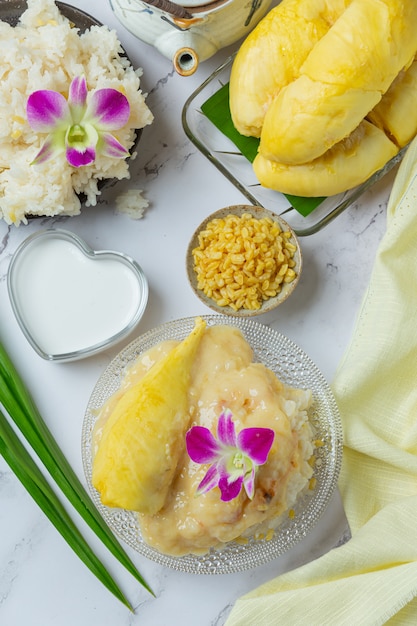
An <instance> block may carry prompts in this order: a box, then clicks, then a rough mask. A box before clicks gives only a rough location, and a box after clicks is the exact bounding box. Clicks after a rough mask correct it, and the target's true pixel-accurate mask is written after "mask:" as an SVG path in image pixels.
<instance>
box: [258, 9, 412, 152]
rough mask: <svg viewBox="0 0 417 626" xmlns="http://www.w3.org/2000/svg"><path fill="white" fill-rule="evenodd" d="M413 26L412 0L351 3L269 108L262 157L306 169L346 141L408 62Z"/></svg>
mask: <svg viewBox="0 0 417 626" xmlns="http://www.w3.org/2000/svg"><path fill="white" fill-rule="evenodd" d="M416 23H417V2H416V1H415V0H352V3H351V4H350V5H349V6H348V7H347V9H346V10H345V11H344V12H343V13H342V15H341V16H340V17H339V19H338V20H337V21H336V22H335V24H334V25H333V26H332V27H331V28H330V29H329V31H328V32H327V33H326V34H325V35H324V37H323V38H322V39H321V40H320V41H319V42H318V43H317V45H316V46H314V48H313V49H312V51H311V52H310V54H309V55H308V57H307V59H306V60H305V62H304V64H303V66H302V67H301V68H300V77H299V78H297V79H296V80H294V81H293V82H292V83H290V84H289V85H288V86H287V87H285V88H284V89H283V90H282V91H281V92H280V94H279V95H278V96H277V97H276V98H275V99H274V100H273V102H272V103H271V105H270V107H269V108H268V111H267V113H266V115H265V119H264V124H263V127H262V132H261V142H260V147H259V149H260V152H261V153H262V155H263V156H265V157H266V158H268V159H272V160H275V161H279V162H281V163H288V164H301V163H308V162H310V161H312V160H314V159H316V158H317V157H319V156H321V155H322V154H323V153H324V152H325V151H326V150H327V149H328V148H329V147H331V145H333V144H335V143H337V142H339V141H341V140H342V139H344V138H345V137H347V136H348V135H349V134H350V133H351V132H352V131H353V130H354V129H355V128H356V127H357V126H358V124H359V123H360V121H361V120H362V119H364V118H365V117H366V115H367V114H368V113H369V112H370V110H371V109H373V108H374V106H375V105H376V104H377V103H378V101H379V100H380V99H381V97H382V94H383V93H385V92H386V91H387V89H388V88H389V86H390V84H391V83H392V82H393V80H394V79H395V77H396V76H397V75H398V74H399V72H400V71H401V70H402V69H403V68H404V67H406V66H407V65H409V64H410V62H411V61H412V59H413V58H414V55H415V53H416V50H417V30H416V28H415V27H414V24H416ZM306 89H307V90H308V91H307V92H306ZM345 96H346V102H344V99H345ZM323 138H324V140H323Z"/></svg>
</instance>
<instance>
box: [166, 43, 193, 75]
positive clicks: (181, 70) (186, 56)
mask: <svg viewBox="0 0 417 626" xmlns="http://www.w3.org/2000/svg"><path fill="white" fill-rule="evenodd" d="M172 62H173V64H174V69H175V71H176V72H177V73H178V74H179V75H180V76H191V74H194V72H195V71H196V69H197V67H198V64H199V58H198V54H197V52H196V51H195V50H193V49H192V48H187V47H186V48H180V49H179V50H177V51H176V52H175V54H174V56H173V57H172Z"/></svg>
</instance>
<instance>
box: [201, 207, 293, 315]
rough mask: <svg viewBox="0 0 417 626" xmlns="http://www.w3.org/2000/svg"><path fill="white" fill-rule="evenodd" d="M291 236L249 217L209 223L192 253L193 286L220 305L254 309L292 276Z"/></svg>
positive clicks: (270, 222) (268, 221)
mask: <svg viewBox="0 0 417 626" xmlns="http://www.w3.org/2000/svg"><path fill="white" fill-rule="evenodd" d="M290 238H291V233H290V232H289V231H282V229H281V228H280V226H279V224H277V223H276V222H274V221H273V220H272V219H270V218H267V217H262V218H256V217H253V216H252V215H251V214H250V213H244V214H243V215H241V216H240V217H239V216H237V215H232V214H230V215H228V216H226V217H224V218H216V219H213V220H212V221H211V222H209V223H208V224H207V226H206V228H205V229H204V230H203V231H201V233H200V234H199V236H198V246H196V247H195V248H194V250H193V251H192V254H193V260H194V270H195V272H196V275H197V286H198V289H201V291H203V292H204V293H205V295H206V296H208V297H209V298H212V299H213V300H214V301H215V302H216V303H217V304H218V305H219V306H229V307H231V308H232V309H233V310H235V311H237V310H239V309H241V308H246V309H249V310H257V309H260V307H261V306H262V302H264V301H265V300H267V299H268V298H273V297H275V296H277V295H278V294H279V292H280V291H281V289H282V287H283V285H284V284H287V283H290V282H292V281H293V280H294V279H295V277H296V272H295V271H294V267H295V265H296V263H295V260H294V254H295V252H296V250H297V247H296V246H295V245H294V244H293V243H292V242H291V241H290Z"/></svg>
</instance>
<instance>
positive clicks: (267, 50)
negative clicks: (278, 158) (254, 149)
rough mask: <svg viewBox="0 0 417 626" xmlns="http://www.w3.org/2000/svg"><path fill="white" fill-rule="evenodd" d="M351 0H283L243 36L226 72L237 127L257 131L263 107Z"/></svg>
mask: <svg viewBox="0 0 417 626" xmlns="http://www.w3.org/2000/svg"><path fill="white" fill-rule="evenodd" d="M350 2H351V0H316V1H315V2H311V0H282V2H281V3H280V4H279V5H278V6H276V7H275V8H274V9H272V10H271V11H270V12H269V13H268V14H267V15H266V16H265V17H264V18H263V19H262V20H261V21H260V22H259V24H258V25H257V26H256V27H255V28H254V30H253V31H252V32H251V33H250V34H249V35H248V36H247V37H246V39H245V40H244V42H243V43H242V45H241V47H240V48H239V50H238V52H237V55H236V58H235V60H234V62H233V65H232V70H231V75H230V83H229V87H230V112H231V116H232V120H233V124H234V126H235V128H236V129H237V130H238V131H239V132H240V133H241V134H242V135H248V136H253V137H259V136H260V133H261V129H262V125H263V120H264V116H265V113H266V111H267V109H268V107H269V105H270V104H271V102H272V100H273V99H274V97H275V96H276V95H277V94H278V93H279V91H280V89H282V87H284V86H285V85H287V84H288V83H290V82H292V81H293V80H294V79H295V78H297V76H298V75H299V70H300V67H301V65H302V63H303V62H304V60H305V59H306V58H307V56H308V54H309V53H310V51H311V50H312V48H313V47H314V46H315V45H316V43H317V42H318V41H319V40H320V39H321V37H323V36H324V35H325V33H327V31H328V30H329V28H330V26H331V25H332V24H333V23H334V22H335V21H336V20H337V18H338V17H339V16H340V15H341V14H342V12H343V11H344V10H345V8H346V7H347V6H348V5H349V3H350Z"/></svg>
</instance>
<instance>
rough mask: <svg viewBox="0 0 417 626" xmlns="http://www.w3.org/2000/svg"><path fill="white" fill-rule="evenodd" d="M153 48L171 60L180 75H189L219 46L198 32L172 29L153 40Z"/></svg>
mask: <svg viewBox="0 0 417 626" xmlns="http://www.w3.org/2000/svg"><path fill="white" fill-rule="evenodd" d="M154 46H155V48H156V49H157V50H158V51H159V52H160V53H161V54H163V55H164V57H167V58H168V59H171V60H172V63H173V65H174V69H175V71H176V72H178V74H179V75H180V76H191V74H194V72H195V71H196V70H197V68H198V65H199V63H201V62H202V61H205V60H206V59H208V58H209V57H211V56H213V54H215V53H216V52H217V51H218V49H219V46H217V45H216V44H215V42H213V41H212V40H210V39H207V38H206V37H204V35H201V34H200V33H196V32H190V31H183V32H179V31H173V32H170V33H164V34H163V35H162V36H160V37H158V39H157V40H156V41H155V42H154Z"/></svg>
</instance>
